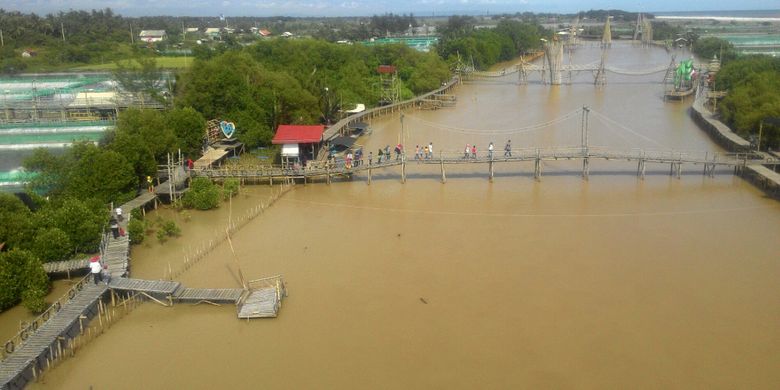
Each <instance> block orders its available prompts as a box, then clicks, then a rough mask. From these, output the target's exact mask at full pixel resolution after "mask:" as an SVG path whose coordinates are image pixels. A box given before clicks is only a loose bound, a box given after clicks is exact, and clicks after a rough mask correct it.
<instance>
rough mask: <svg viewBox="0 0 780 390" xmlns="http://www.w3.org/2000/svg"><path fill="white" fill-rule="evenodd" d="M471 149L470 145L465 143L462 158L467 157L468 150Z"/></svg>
mask: <svg viewBox="0 0 780 390" xmlns="http://www.w3.org/2000/svg"><path fill="white" fill-rule="evenodd" d="M470 151H471V145H469V144H466V148H465V149H463V159H464V160H465V159H467V158H469V152H470Z"/></svg>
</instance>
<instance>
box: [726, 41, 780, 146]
mask: <svg viewBox="0 0 780 390" xmlns="http://www.w3.org/2000/svg"><path fill="white" fill-rule="evenodd" d="M715 88H716V89H718V90H726V91H728V95H726V97H725V98H723V101H722V102H721V104H719V105H718V110H719V113H720V115H721V117H722V119H723V121H724V122H725V123H726V124H728V125H729V126H730V127H731V128H732V129H734V130H735V131H736V132H737V133H739V134H740V135H742V136H743V137H745V138H749V139H756V140H757V137H758V132H759V128H760V127H761V123H762V122H764V125H763V134H762V136H761V138H762V139H761V145H762V149H763V148H766V147H768V148H773V149H777V148H779V147H780V126H777V125H776V124H772V123H769V121H767V119H769V118H780V58H774V57H768V56H748V57H744V58H739V59H736V60H732V61H730V62H728V63H727V64H725V65H724V66H723V68H722V69H721V71H720V72H719V73H718V76H717V79H716V82H715ZM774 123H777V121H774Z"/></svg>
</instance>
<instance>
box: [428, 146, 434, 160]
mask: <svg viewBox="0 0 780 390" xmlns="http://www.w3.org/2000/svg"><path fill="white" fill-rule="evenodd" d="M428 153H429V154H430V156H431V158H433V142H428Z"/></svg>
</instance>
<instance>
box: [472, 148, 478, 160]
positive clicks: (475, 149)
mask: <svg viewBox="0 0 780 390" xmlns="http://www.w3.org/2000/svg"><path fill="white" fill-rule="evenodd" d="M471 158H473V159H475V160H476V159H477V144H474V145H471Z"/></svg>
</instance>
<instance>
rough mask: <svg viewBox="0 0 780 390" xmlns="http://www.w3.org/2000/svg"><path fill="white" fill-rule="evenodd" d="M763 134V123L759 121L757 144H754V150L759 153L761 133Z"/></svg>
mask: <svg viewBox="0 0 780 390" xmlns="http://www.w3.org/2000/svg"><path fill="white" fill-rule="evenodd" d="M763 132H764V121H763V120H761V124H760V125H759V126H758V143H757V144H756V150H758V151H759V152H760V151H761V133H763Z"/></svg>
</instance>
